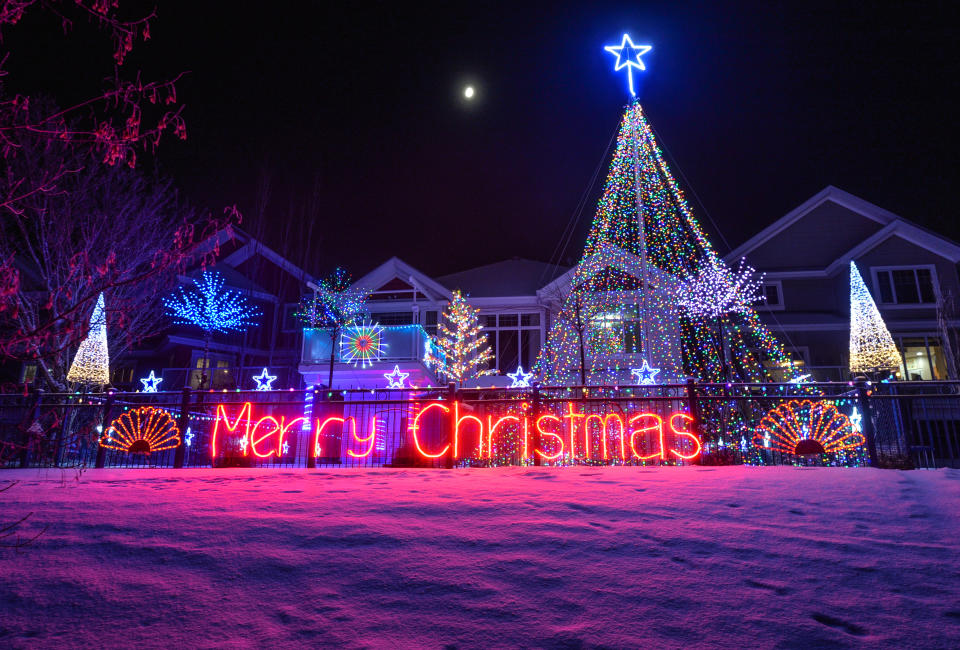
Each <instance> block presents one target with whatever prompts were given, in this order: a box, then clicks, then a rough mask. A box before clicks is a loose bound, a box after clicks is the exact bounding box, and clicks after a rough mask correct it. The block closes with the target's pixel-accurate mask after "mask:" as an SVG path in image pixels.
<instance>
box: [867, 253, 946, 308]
mask: <svg viewBox="0 0 960 650" xmlns="http://www.w3.org/2000/svg"><path fill="white" fill-rule="evenodd" d="M921 269H922V270H927V271H930V285H931V289H932V290H933V302H897V287H896V285H895V284H894V282H893V271H913V279H914V282H915V283H916V287H917V296H919V297H921V298H922V296H923V292H922V291H921V290H920V282H919V280H918V279H917V271H918V270H921ZM883 272H889V273H890V292H891V294H892V295H893V302H883V300H882V298H883V293H882V292H881V290H880V273H883ZM870 275H871V279H872V280H873V299H874V302H876V303H877V307H882V308H883V309H924V308H930V307H934V306H936V304H937V300H938V299H939V298H940V285H939V282H938V276H937V267H936V265H935V264H903V265H898V266H871V267H870Z"/></svg>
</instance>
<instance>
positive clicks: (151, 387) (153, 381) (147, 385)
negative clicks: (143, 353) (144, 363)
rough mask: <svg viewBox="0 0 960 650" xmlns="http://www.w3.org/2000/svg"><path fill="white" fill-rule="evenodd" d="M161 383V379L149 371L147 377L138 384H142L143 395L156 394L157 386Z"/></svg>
mask: <svg viewBox="0 0 960 650" xmlns="http://www.w3.org/2000/svg"><path fill="white" fill-rule="evenodd" d="M161 381H163V377H157V376H156V375H155V374H153V371H152V370H151V371H150V374H149V375H147V376H146V377H144V378H143V379H141V380H140V383H141V384H143V392H144V393H156V392H157V384H159V383H160V382H161Z"/></svg>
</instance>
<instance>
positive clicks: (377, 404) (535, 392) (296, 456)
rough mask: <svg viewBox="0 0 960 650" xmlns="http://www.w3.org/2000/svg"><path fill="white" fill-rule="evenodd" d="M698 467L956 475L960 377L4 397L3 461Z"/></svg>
mask: <svg viewBox="0 0 960 650" xmlns="http://www.w3.org/2000/svg"><path fill="white" fill-rule="evenodd" d="M811 441H813V442H811ZM844 441H845V442H844ZM840 442H844V444H840ZM814 443H816V444H814ZM693 463H702V464H738V463H749V464H758V465H759V464H825V465H847V466H860V465H868V464H873V465H879V466H886V467H901V468H909V467H941V466H953V467H960V382H898V383H881V384H873V385H870V384H868V383H862V384H858V385H854V384H851V383H846V382H834V383H808V384H699V383H694V382H689V383H687V384H680V385H669V386H667V385H658V386H626V387H621V386H590V387H543V388H540V387H534V388H522V389H469V390H456V389H455V388H454V387H452V386H451V387H448V388H446V389H442V388H441V389H433V390H426V391H425V390H411V389H395V390H343V391H341V390H337V391H329V390H326V389H313V388H311V389H307V390H276V391H224V390H220V391H213V390H209V391H195V390H190V389H184V390H183V391H169V392H156V393H126V392H108V393H96V394H83V393H72V394H63V393H56V394H51V393H42V392H34V393H28V394H20V395H0V466H3V467H38V466H39V467H77V466H84V467H231V466H237V467H324V466H354V467H455V466H494V465H525V464H533V465H541V464H542V465H608V464H618V465H619V464H624V465H684V464H693Z"/></svg>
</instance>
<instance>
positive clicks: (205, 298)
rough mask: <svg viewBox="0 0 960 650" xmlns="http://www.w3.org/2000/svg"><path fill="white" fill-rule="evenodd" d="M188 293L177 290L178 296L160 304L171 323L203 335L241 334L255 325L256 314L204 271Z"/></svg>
mask: <svg viewBox="0 0 960 650" xmlns="http://www.w3.org/2000/svg"><path fill="white" fill-rule="evenodd" d="M193 283H194V286H193V287H192V288H191V289H190V290H186V291H185V290H184V288H183V287H179V289H178V290H179V294H178V295H174V296H172V297H170V298H165V299H164V300H163V304H164V306H165V307H166V308H167V313H168V314H169V315H170V317H171V318H172V319H173V322H175V323H179V324H182V325H196V326H197V327H199V328H200V329H202V330H203V331H204V332H207V333H208V334H209V333H214V332H221V333H226V332H242V331H243V330H245V329H247V328H248V327H251V326H254V325H256V324H257V323H256V321H255V320H254V318H255V317H257V316H260V310H259V309H257V308H256V307H255V306H253V305H250V304H248V303H247V300H246V298H245V297H244V296H243V295H241V294H240V293H239V292H237V291H231V290H229V289H225V288H224V285H225V284H226V282H225V280H224V279H223V276H221V275H220V274H219V273H217V272H215V271H204V272H203V273H202V274H201V275H200V278H199V279H195V280H194V281H193Z"/></svg>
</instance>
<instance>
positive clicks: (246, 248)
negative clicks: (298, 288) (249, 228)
mask: <svg viewBox="0 0 960 650" xmlns="http://www.w3.org/2000/svg"><path fill="white" fill-rule="evenodd" d="M233 231H234V237H235V239H236V240H237V241H238V242H240V243H241V245H240V246H239V247H238V248H237V249H236V250H234V251H232V252H231V253H230V254H229V255H227V256H226V257H224V258H223V259H220V260H217V262H218V263H222V264H227V265H229V266H232V267H237V266H238V265H240V264H242V263H244V262H245V261H247V260H248V259H250V258H251V257H253V256H254V255H261V256H262V257H264V258H266V259H268V260H270V261H271V262H273V263H274V264H275V265H276V266H278V267H280V268H281V269H283V270H284V271H286V272H287V273H289V274H290V275H292V276H294V277H295V278H297V280H298V281H300V282H307V281H308V280H310V279H311V278H310V276H309V275H308V274H307V272H306V271H304V270H303V269H301V268H300V267H299V266H297V265H296V264H294V263H293V262H291V261H290V260H288V259H287V258H285V257H283V256H282V255H280V254H279V253H277V252H276V251H274V250H273V249H272V248H270V247H269V246H267V245H266V244H264V243H263V242H262V241H260V240H259V239H256V238H254V237H253V236H251V235H250V234H249V233H247V232H245V231H244V230H241V229H240V228H234V229H233Z"/></svg>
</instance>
